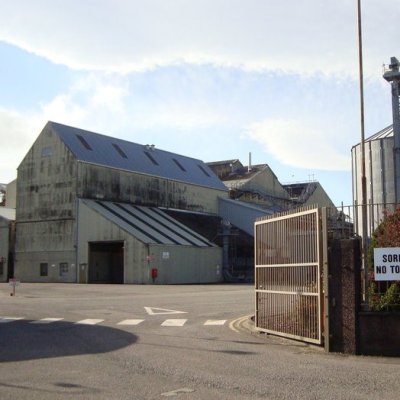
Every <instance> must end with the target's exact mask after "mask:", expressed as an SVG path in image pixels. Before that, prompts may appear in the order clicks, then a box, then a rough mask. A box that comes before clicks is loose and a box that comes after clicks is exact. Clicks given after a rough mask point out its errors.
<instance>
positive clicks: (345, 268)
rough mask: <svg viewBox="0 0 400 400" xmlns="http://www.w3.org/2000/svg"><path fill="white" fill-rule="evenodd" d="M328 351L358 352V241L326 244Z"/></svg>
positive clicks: (337, 240)
mask: <svg viewBox="0 0 400 400" xmlns="http://www.w3.org/2000/svg"><path fill="white" fill-rule="evenodd" d="M328 270H329V276H328V280H329V283H328V285H329V299H328V304H329V309H328V313H329V339H330V340H329V349H330V351H333V352H341V353H346V354H356V353H357V352H358V337H359V322H358V311H359V309H360V304H361V242H360V239H357V238H355V239H341V240H339V239H335V240H332V241H331V242H330V243H329V264H328Z"/></svg>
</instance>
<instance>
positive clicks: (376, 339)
mask: <svg viewBox="0 0 400 400" xmlns="http://www.w3.org/2000/svg"><path fill="white" fill-rule="evenodd" d="M358 315H359V326H360V331H359V339H358V351H357V353H358V354H363V355H374V356H395V357H399V356H400V313H398V312H397V313H394V312H360V313H359V314H358Z"/></svg>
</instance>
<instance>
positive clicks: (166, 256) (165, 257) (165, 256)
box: [162, 251, 169, 260]
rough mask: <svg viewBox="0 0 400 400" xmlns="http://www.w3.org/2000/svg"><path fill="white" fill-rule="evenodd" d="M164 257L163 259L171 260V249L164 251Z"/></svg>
mask: <svg viewBox="0 0 400 400" xmlns="http://www.w3.org/2000/svg"><path fill="white" fill-rule="evenodd" d="M162 258H163V260H169V251H163V253H162Z"/></svg>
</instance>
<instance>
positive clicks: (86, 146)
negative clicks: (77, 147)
mask: <svg viewBox="0 0 400 400" xmlns="http://www.w3.org/2000/svg"><path fill="white" fill-rule="evenodd" d="M76 137H77V138H78V139H79V141H80V142H81V144H82V146H83V147H84V148H85V149H86V150H93V149H92V148H91V147H90V144H89V143H88V142H87V141H86V140H85V138H84V137H83V136H81V135H78V134H77V135H76Z"/></svg>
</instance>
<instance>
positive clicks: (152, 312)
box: [144, 307, 187, 315]
mask: <svg viewBox="0 0 400 400" xmlns="http://www.w3.org/2000/svg"><path fill="white" fill-rule="evenodd" d="M144 309H145V310H146V312H147V314H149V315H165V314H187V312H186V311H177V310H168V309H167V308H157V307H144Z"/></svg>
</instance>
